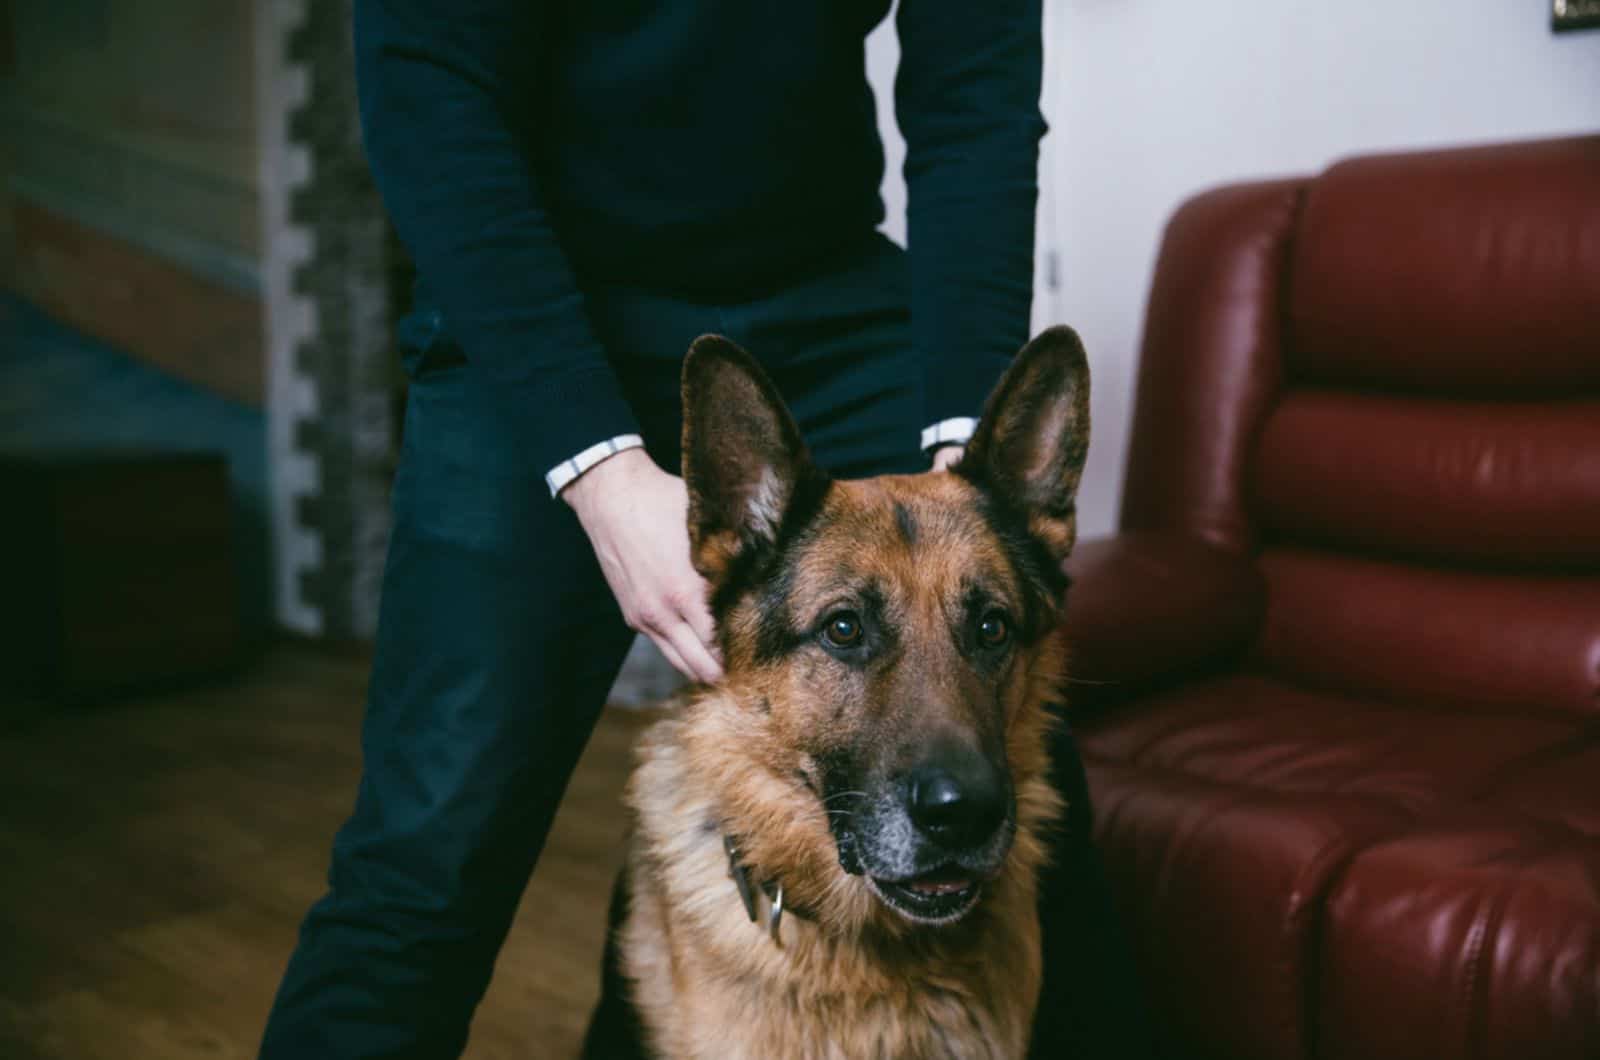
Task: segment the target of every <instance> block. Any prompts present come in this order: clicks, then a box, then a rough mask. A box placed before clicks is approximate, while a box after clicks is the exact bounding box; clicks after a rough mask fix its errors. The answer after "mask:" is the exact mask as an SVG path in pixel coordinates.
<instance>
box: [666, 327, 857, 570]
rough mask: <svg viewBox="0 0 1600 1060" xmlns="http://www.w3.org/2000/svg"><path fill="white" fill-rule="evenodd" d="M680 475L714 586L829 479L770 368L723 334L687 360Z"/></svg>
mask: <svg viewBox="0 0 1600 1060" xmlns="http://www.w3.org/2000/svg"><path fill="white" fill-rule="evenodd" d="M683 480H684V484H685V485H686V486H687V487H688V491H689V553H690V558H691V559H692V560H693V562H694V566H695V569H696V570H697V571H699V572H700V574H701V575H702V576H703V577H705V578H706V579H707V580H708V581H710V582H711V584H712V585H713V586H717V585H720V584H721V583H722V582H723V580H724V579H725V576H726V575H727V573H728V571H729V569H730V568H731V567H732V565H733V563H734V562H735V561H736V560H737V559H739V558H740V557H741V556H743V555H747V554H749V553H751V552H754V551H757V550H760V549H762V548H767V547H771V546H772V545H774V544H776V542H777V539H778V531H779V528H780V527H781V526H782V525H783V522H784V519H785V518H786V517H787V516H788V514H789V512H790V508H791V506H792V505H793V504H794V502H795V498H796V496H797V495H799V493H800V492H801V491H802V490H808V489H814V487H815V486H817V485H818V484H819V483H825V482H826V478H825V476H823V475H822V473H821V472H820V471H818V470H817V469H816V467H815V465H814V464H813V463H812V461H811V456H810V454H809V453H808V452H807V450H806V447H805V443H804V442H803V441H802V440H801V438H800V429H799V428H798V427H796V426H795V422H794V418H793V417H792V416H790V415H789V410H788V409H787V408H786V407H785V406H784V404H783V399H782V398H781V397H779V396H778V391H777V388H776V387H774V386H773V385H772V381H771V380H770V379H768V378H767V374H766V372H764V371H762V369H761V366H760V365H759V364H758V363H756V360H755V358H753V357H751V356H750V355H749V354H748V353H746V352H745V351H744V350H742V349H740V348H739V347H738V346H737V345H736V344H734V343H733V342H731V341H729V340H728V339H725V338H723V337H722V336H720V335H704V336H701V337H700V338H698V339H696V340H695V341H694V344H693V345H691V346H690V347H689V354H688V356H687V357H686V358H685V359H684V362H683Z"/></svg>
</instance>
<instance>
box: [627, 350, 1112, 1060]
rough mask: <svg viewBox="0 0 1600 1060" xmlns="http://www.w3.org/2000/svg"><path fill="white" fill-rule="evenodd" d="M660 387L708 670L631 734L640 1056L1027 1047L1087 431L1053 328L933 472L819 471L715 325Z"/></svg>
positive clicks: (780, 409) (785, 1058)
mask: <svg viewBox="0 0 1600 1060" xmlns="http://www.w3.org/2000/svg"><path fill="white" fill-rule="evenodd" d="M683 402H684V424H683V476H684V479H685V481H686V484H687V487H688V492H689V536H690V545H691V552H692V557H693V562H694V565H695V568H696V569H697V570H698V571H699V572H700V573H701V574H702V575H703V576H704V577H705V578H706V580H707V581H708V582H709V584H710V592H711V608H712V613H713V615H714V617H715V619H716V627H717V636H718V641H719V645H720V647H721V651H722V657H723V662H724V669H725V673H726V677H725V679H724V680H723V681H721V682H720V683H719V684H717V685H715V686H711V687H705V686H700V687H697V688H695V689H694V690H692V691H691V692H690V693H689V694H688V695H687V696H686V697H685V700H684V702H683V703H682V704H681V707H680V709H679V710H678V711H677V712H676V713H675V714H674V715H673V716H672V717H671V718H670V719H668V720H665V721H662V722H659V723H657V724H656V725H655V726H653V727H652V728H651V729H650V730H649V731H648V732H647V733H646V735H645V736H644V738H643V741H642V744H641V748H640V753H639V757H640V761H639V765H638V768H637V770H636V772H635V773H634V775H633V777H632V779H631V781H630V783H629V787H628V793H627V800H628V803H629V805H630V807H631V810H632V812H633V815H634V825H633V832H632V835H631V838H630V841H629V854H628V863H627V868H626V872H627V874H628V880H627V886H628V890H629V892H630V893H631V896H632V897H631V903H630V907H629V909H628V911H627V914H626V919H625V920H624V922H623V923H622V925H621V927H620V929H619V930H620V935H619V945H620V952H621V964H622V970H623V974H624V976H625V977H626V979H627V980H628V981H629V982H628V986H629V988H630V990H631V993H632V995H633V998H632V999H633V1002H634V1004H635V1006H636V1007H637V1011H638V1014H639V1018H640V1021H641V1023H642V1025H643V1029H644V1033H645V1035H646V1037H647V1039H648V1045H649V1048H651V1049H652V1050H654V1052H655V1053H656V1054H658V1055H660V1056H662V1057H672V1058H687V1057H696V1058H706V1060H735V1058H748V1060H802V1058H819V1060H820V1058H830V1060H866V1058H872V1057H885V1058H887V1057H893V1058H912V1057H927V1058H933V1057H940V1058H944V1057H963V1058H966V1057H997V1058H998V1057H1007V1058H1015V1057H1021V1056H1023V1054H1024V1053H1025V1051H1026V1050H1027V1047H1028V1041H1029V1036H1030V1033H1031V1031H1032V1026H1033V1015H1034V1008H1035V1005H1036V1003H1037V998H1038V993H1039V985H1040V979H1041V964H1042V962H1041V955H1040V942H1039V922H1038V913H1037V906H1036V872H1037V870H1038V868H1039V867H1040V865H1041V863H1042V861H1043V859H1044V858H1045V856H1046V850H1045V840H1044V830H1045V828H1046V827H1047V826H1048V824H1049V823H1050V822H1051V821H1052V820H1053V819H1054V818H1055V816H1056V815H1057V814H1058V813H1059V812H1060V810H1061V800H1060V799H1059V797H1058V796H1057V794H1056V792H1055V791H1054V790H1053V789H1052V788H1051V786H1050V783H1049V781H1048V779H1047V777H1048V759H1047V755H1048V752H1047V748H1046V737H1047V733H1048V729H1049V725H1050V720H1049V719H1050V715H1049V714H1048V713H1047V711H1046V703H1047V702H1050V701H1053V700H1055V699H1056V697H1057V695H1058V693H1059V691H1060V685H1061V680H1062V676H1063V672H1062V671H1063V666H1064V645H1063V643H1062V640H1061V637H1060V636H1059V635H1058V632H1057V630H1058V622H1057V618H1058V611H1059V608H1060V603H1061V596H1062V593H1063V591H1064V589H1065V581H1066V579H1065V576H1064V574H1063V572H1062V569H1061V564H1062V560H1063V559H1064V558H1065V557H1066V555H1067V553H1068V551H1069V550H1070V549H1071V547H1072V543H1073V539H1074V536H1075V530H1076V527H1075V521H1074V508H1073V496H1074V492H1075V490H1076V487H1077V483H1078V478H1079V475H1080V473H1081V471H1082V469H1083V462H1084V456H1085V453H1086V449H1087V436H1088V427H1089V416H1088V368H1087V363H1086V361H1085V358H1084V354H1083V349H1082V347H1081V345H1080V344H1079V342H1078V339H1077V336H1076V335H1074V334H1073V333H1072V332H1071V331H1070V330H1068V329H1066V328H1057V329H1054V330H1052V331H1048V332H1045V333H1044V334H1043V335H1041V336H1040V337H1039V338H1037V339H1035V340H1034V341H1033V342H1031V343H1030V344H1028V346H1027V347H1026V348H1024V349H1023V350H1022V352H1021V353H1020V354H1019V355H1018V357H1017V359H1016V360H1015V361H1014V362H1013V364H1012V365H1011V367H1010V369H1009V371H1008V372H1007V374H1006V375H1005V377H1004V378H1003V379H1002V380H1001V382H1000V384H999V385H998V387H997V388H996V390H995V392H994V393H993V395H991V397H990V399H989V402H988V404H987V406H986V408H985V411H984V414H983V417H982V419H981V420H980V422H979V425H978V427H977V429H976V431H975V433H974V434H973V435H972V438H971V440H970V442H969V443H968V445H967V448H966V452H965V455H964V456H963V458H962V459H961V461H960V462H959V463H958V464H957V465H956V466H955V468H954V469H953V471H952V472H951V473H948V474H922V475H901V476H884V477H880V478H873V479H862V480H855V481H846V480H838V481H835V480H831V479H829V478H828V477H827V476H826V475H824V474H823V473H822V472H821V471H820V470H818V468H817V467H816V466H815V465H814V464H813V463H812V461H811V459H810V457H809V455H808V454H807V451H806V448H805V445H804V444H803V443H802V441H801V438H800V434H799V431H798V429H797V428H796V426H795V423H794V421H793V419H792V418H791V417H790V415H789V413H788V411H787V409H786V408H785V407H784V405H783V402H782V400H781V399H780V398H779V396H778V394H777V392H776V390H775V389H774V388H773V386H772V384H771V382H770V381H769V380H768V379H767V377H766V375H765V374H764V373H763V371H762V370H761V368H760V367H759V366H758V365H757V363H756V362H755V361H754V360H753V359H752V358H751V357H750V356H749V355H748V354H746V353H745V352H744V351H743V350H741V349H739V348H738V347H737V346H735V345H734V344H733V343H731V342H729V341H728V340H726V339H723V338H720V337H716V336H707V337H704V338H701V339H699V340H698V341H696V342H695V344H694V345H693V347H692V348H691V349H690V351H689V355H688V357H687V359H686V361H685V363H684V369H683ZM752 921H756V924H755V925H754V926H753V925H752Z"/></svg>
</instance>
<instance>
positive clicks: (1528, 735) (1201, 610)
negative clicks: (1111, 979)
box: [1068, 137, 1600, 1060]
mask: <svg viewBox="0 0 1600 1060" xmlns="http://www.w3.org/2000/svg"><path fill="white" fill-rule="evenodd" d="M1072 572H1073V575H1074V579H1075V580H1074V587H1073V589H1072V593H1071V596H1070V600H1069V610H1068V623H1069V627H1070V628H1071V630H1072V631H1073V634H1074V638H1075V659H1076V665H1075V667H1074V673H1075V676H1076V678H1077V680H1078V681H1079V682H1080V683H1079V684H1078V685H1077V686H1076V687H1075V691H1074V695H1075V704H1076V706H1075V709H1076V710H1077V711H1078V713H1077V715H1076V717H1075V727H1076V728H1077V729H1078V731H1079V735H1080V739H1081V741H1082V745H1083V748H1084V754H1085V760H1086V764H1087V766H1088V770H1089V777H1090V784H1091V788H1092V791H1093V793H1094V798H1095V809H1096V813H1097V820H1096V832H1097V836H1098V840H1099V842H1100V845H1101V848H1102V851H1103V854H1104V857H1105V860H1106V863H1107V870H1108V874H1109V876H1110V877H1111V881H1112V884H1113V887H1114V888H1115V890H1116V891H1117V893H1118V895H1119V899H1120V901H1121V902H1122V903H1123V907H1124V913H1125V915H1126V917H1127V920H1128V923H1129V930H1130V932H1131V933H1132V935H1133V938H1134V942H1135V946H1136V949H1137V952H1138V956H1139V960H1140V963H1141V968H1142V971H1143V972H1144V974H1145V977H1146V980H1147V982H1148V985H1149V989H1150V992H1151V995H1152V998H1151V1000H1152V1007H1153V1008H1154V1009H1155V1010H1156V1014H1157V1016H1158V1017H1159V1018H1160V1020H1161V1022H1162V1023H1163V1025H1164V1026H1165V1027H1166V1033H1167V1034H1168V1035H1169V1037H1170V1038H1171V1041H1172V1043H1173V1053H1174V1055H1177V1056H1182V1057H1197V1058H1217V1060H1254V1058H1261V1060H1268V1058H1270V1060H1292V1058H1313V1057H1314V1058H1318V1060H1432V1058H1475V1060H1490V1058H1495V1060H1498V1058H1505V1060H1543V1058H1550V1060H1555V1058H1561V1060H1597V1058H1600V137H1593V138H1579V139H1567V140H1560V141H1546V142H1535V143H1521V144H1509V145H1500V146H1494V147H1487V148H1473V149H1466V150H1449V151H1434V152H1427V153H1416V154H1397V155H1383V156H1372V157H1364V158H1356V159H1353V160H1350V161H1347V162H1343V163H1340V164H1338V165H1335V166H1333V167H1332V168H1330V169H1328V170H1327V171H1326V172H1324V173H1322V174H1321V175H1320V176H1317V177H1315V178H1310V179H1295V180H1280V181H1274V182H1271V183H1258V184H1248V185H1239V186H1232V187H1225V188H1221V189H1218V190H1215V191H1211V192H1208V193H1206V194H1203V195H1200V196H1199V197H1197V198H1195V199H1193V200H1191V201H1190V202H1188V203H1187V204H1185V205H1184V206H1183V207H1182V208H1181V209H1180V210H1179V211H1178V212H1177V214H1176V215H1175V216H1174V218H1173V219H1172V221H1171V224H1170V226H1169V228H1168V230H1167V232H1166V236H1165V241H1164V244H1163V247H1162V251H1161V255H1160V260H1159V263H1158V265H1157V270H1156V275H1155V281H1154V286H1153V290H1152V294H1151V297H1150V305H1149V316H1148V320H1147V323H1146V328H1145V337H1144V349H1143V356H1142V360H1141V364H1140V374H1139V383H1138V397H1137V405H1136V410H1135V418H1134V426H1133V436H1132V443H1131V448H1130V451H1129V454H1128V464H1127V481H1126V488H1125V491H1124V500H1123V507H1122V513H1121V530H1120V532H1119V534H1118V535H1117V536H1115V537H1113V538H1111V539H1108V540H1101V541H1089V542H1085V543H1084V544H1083V545H1081V546H1080V549H1079V552H1078V554H1077V555H1076V556H1075V557H1074V560H1073V563H1072Z"/></svg>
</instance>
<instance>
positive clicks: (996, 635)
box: [978, 611, 1011, 648]
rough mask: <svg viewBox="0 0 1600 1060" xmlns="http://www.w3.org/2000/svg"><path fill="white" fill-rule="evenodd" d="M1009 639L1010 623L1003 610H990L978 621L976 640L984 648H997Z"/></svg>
mask: <svg viewBox="0 0 1600 1060" xmlns="http://www.w3.org/2000/svg"><path fill="white" fill-rule="evenodd" d="M1010 639H1011V623H1010V621H1009V620H1007V618H1006V616H1005V612H1003V611H990V612H988V613H987V614H985V615H984V616H983V618H982V619H981V620H980V621H979V622H978V642H979V643H980V644H982V645H983V646H984V647H985V648H998V647H1000V646H1001V645H1003V644H1004V643H1005V642H1006V641H1008V640H1010Z"/></svg>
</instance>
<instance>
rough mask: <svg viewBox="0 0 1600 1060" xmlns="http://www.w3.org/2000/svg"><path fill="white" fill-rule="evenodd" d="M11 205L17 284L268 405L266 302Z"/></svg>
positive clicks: (135, 349) (94, 330) (185, 370)
mask: <svg viewBox="0 0 1600 1060" xmlns="http://www.w3.org/2000/svg"><path fill="white" fill-rule="evenodd" d="M0 2H3V0H0ZM13 203H14V205H13V213H12V222H13V227H14V230H15V234H16V244H17V254H16V272H15V277H14V279H13V283H14V285H15V287H16V288H17V290H18V292H19V293H20V294H21V295H22V296H23V297H24V298H27V299H29V300H30V301H32V302H34V303H35V304H36V305H38V306H40V307H41V308H42V309H44V310H46V311H47V312H49V313H50V314H51V315H52V316H55V317H56V318H57V319H59V320H61V321H63V322H65V323H67V324H69V325H71V326H72V327H75V328H77V329H78V330H79V331H82V332H84V333H85V334H89V335H93V336H94V337H95V338H98V339H101V340H103V341H105V342H108V343H110V344H111V345H113V346H116V347H117V348H119V349H121V350H123V351H125V352H127V353H130V354H132V355H134V356H135V357H138V358H139V359H141V360H143V361H146V362H148V363H149V364H152V365H154V366H156V367H157V368H160V369H162V370H163V371H166V372H168V373H169V374H171V375H175V376H177V377H178V378H180V379H184V380H187V381H188V382H191V383H194V384H196V385H198V386H202V387H205V388H206V389H208V390H211V391H214V392H216V393H218V394H221V395H223V396H225V397H229V398H233V399H234V400H236V401H242V402H245V403H246V404H249V405H254V406H257V407H259V406H260V405H261V404H262V403H263V397H264V393H265V353H264V350H263V346H262V337H261V302H260V300H259V299H257V298H254V297H252V296H249V295H243V294H240V293H238V292H237V291H233V290H229V289H227V288H225V287H221V286H219V285H218V284H215V283H213V282H211V281H209V280H206V279H203V278H201V277H199V276H196V275H195V274H194V273H192V272H189V271H188V270H186V269H183V268H180V267H178V266H176V265H173V264H171V263H170V262H167V261H165V260H163V259H160V258H157V257H155V256H153V255H151V254H150V253H149V252H147V251H145V250H142V249H140V248H139V247H136V246H134V245H132V244H130V243H127V242H125V241H123V240H120V239H116V238H113V237H111V236H108V235H106V234H104V233H102V232H98V231H96V230H94V229H92V228H89V227H86V226H84V225H81V224H79V223H77V222H75V221H72V220H69V219H67V218H65V217H63V216H61V215H60V214H57V213H54V212H52V211H50V210H47V209H45V208H43V207H41V206H36V205H34V204H32V203H28V202H22V201H16V200H13Z"/></svg>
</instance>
